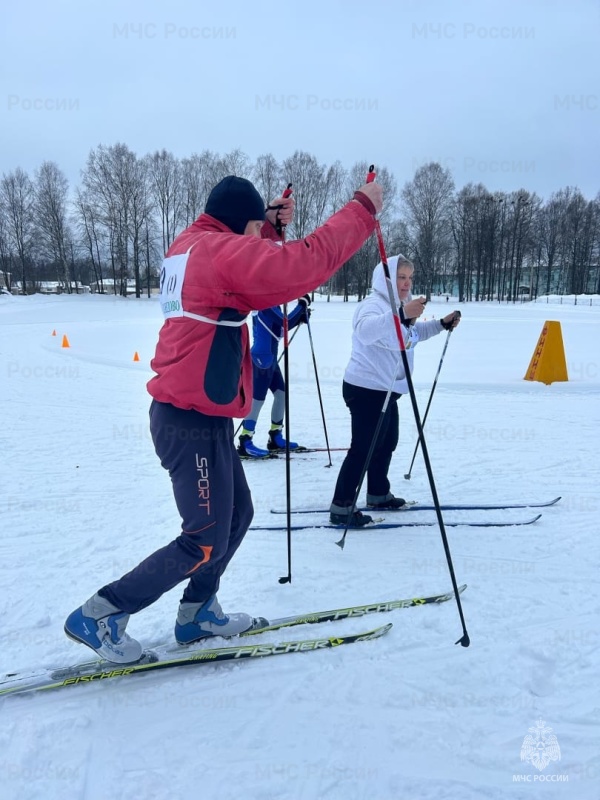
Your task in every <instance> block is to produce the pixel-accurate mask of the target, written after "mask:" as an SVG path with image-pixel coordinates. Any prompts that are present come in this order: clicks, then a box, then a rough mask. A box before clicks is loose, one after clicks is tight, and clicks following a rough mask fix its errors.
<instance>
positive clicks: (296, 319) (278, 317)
mask: <svg viewBox="0 0 600 800" xmlns="http://www.w3.org/2000/svg"><path fill="white" fill-rule="evenodd" d="M305 312H306V309H305V306H304V303H298V305H297V306H296V308H294V310H293V311H291V312H290V313H289V314H288V330H291V329H292V328H295V327H296V326H297V325H299V324H300V323H301V322H304V321H305V320H306V316H305ZM252 333H253V336H254V341H253V344H252V348H251V350H250V352H251V354H252V362H253V363H254V364H255V365H256V366H257V367H259V368H260V369H269V368H270V367H272V366H273V365H274V364H276V363H277V350H278V348H279V340H280V339H281V337H282V336H283V312H282V310H281V309H280V307H279V306H273V307H272V308H265V309H264V310H263V311H257V312H256V313H255V314H254V315H253V316H252Z"/></svg>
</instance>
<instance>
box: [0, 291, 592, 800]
mask: <svg viewBox="0 0 600 800" xmlns="http://www.w3.org/2000/svg"><path fill="white" fill-rule="evenodd" d="M451 307H459V308H460V309H461V311H462V314H463V321H462V323H461V326H460V327H459V328H458V329H457V331H456V332H455V333H453V334H452V341H451V342H450V344H449V347H448V350H447V353H446V358H445V362H444V365H443V367H442V372H441V375H440V378H439V382H438V386H437V389H436V394H435V396H434V399H433V402H432V406H431V410H430V413H429V418H428V420H427V423H426V427H425V433H426V439H427V445H428V450H429V455H430V459H431V462H432V465H433V470H434V475H435V481H436V487H437V491H438V495H439V498H440V501H441V502H452V501H457V502H468V501H480V502H496V501H502V500H514V501H520V500H545V499H547V498H550V497H554V496H556V495H558V494H560V495H562V500H561V501H560V503H558V504H557V505H556V506H554V507H552V508H547V509H541V511H542V514H543V515H542V518H541V519H540V520H539V521H538V522H537V523H535V524H534V525H531V526H528V527H525V528H502V529H493V528H488V529H477V528H466V527H458V528H448V529H447V534H448V540H449V544H450V550H451V553H452V558H453V563H454V568H455V572H456V577H457V581H458V583H462V582H465V583H467V584H468V589H467V591H466V592H465V593H464V594H463V595H462V604H463V610H464V614H465V619H466V623H467V628H468V631H469V634H470V637H471V646H470V647H469V648H468V649H465V648H462V647H460V646H455V644H454V642H455V641H457V640H458V639H459V638H460V636H461V626H460V620H459V617H458V614H457V610H456V604H455V603H454V602H453V601H451V602H448V603H444V604H441V605H440V606H425V607H421V608H411V609H402V610H397V611H394V612H391V613H389V614H385V615H371V616H368V617H363V618H357V619H352V620H346V621H343V622H338V623H325V624H322V625H318V626H308V625H307V626H303V627H299V628H294V629H290V630H287V631H286V630H283V631H279V632H274V633H270V634H263V635H261V636H259V637H256V639H255V641H256V642H257V643H258V642H260V641H269V642H271V641H285V640H295V639H298V638H304V637H306V638H313V637H318V636H323V635H335V634H336V633H339V632H355V631H366V630H369V629H371V628H373V627H376V626H377V625H380V624H383V623H384V622H393V623H394V628H393V629H392V631H391V632H390V633H389V634H388V635H387V636H385V637H383V638H382V639H379V640H377V641H373V642H365V643H359V644H355V645H352V646H349V647H342V648H339V649H333V650H328V651H327V652H321V653H312V654H297V655H291V656H289V657H285V658H281V659H269V660H267V661H260V660H257V661H254V662H252V663H248V662H245V663H238V664H233V665H232V664H223V665H218V666H217V665H214V666H202V667H189V668H182V669H177V670H173V671H165V672H159V673H154V674H148V675H144V676H142V677H137V678H135V679H124V680H123V681H122V682H118V681H115V682H114V683H113V682H110V683H108V684H106V685H100V686H99V685H91V686H82V687H77V688H74V689H72V690H64V691H62V692H60V691H59V692H49V693H47V694H45V693H40V694H38V695H35V694H34V695H31V696H22V697H13V698H4V699H1V700H0V705H1V712H2V722H3V724H2V726H0V774H1V775H2V793H1V794H2V798H3V800H38V798H40V799H41V798H43V800H64V799H65V798H67V800H72V799H73V800H104V799H105V798H106V797H111V798H112V799H113V800H120V798H123V800H125V798H131V797H133V796H140V797H144V798H146V800H148V799H151V800H153V799H154V798H155V799H156V800H176V799H178V798H183V797H189V796H190V795H191V793H192V792H194V793H195V792H198V793H200V794H201V795H202V796H203V797H206V798H209V800H212V799H213V798H219V800H238V798H239V797H241V796H243V797H244V798H247V800H288V799H289V800H316V798H319V800H320V799H321V798H324V800H342V798H343V799H344V800H373V799H374V800H396V799H397V798H398V799H400V798H402V799H403V798H414V799H415V800H455V798H457V799H458V798H460V800H482V799H489V800H505V798H517V800H521V799H522V800H529V799H530V798H532V797H548V798H577V800H598V798H599V797H600V756H599V755H598V748H597V743H598V740H599V722H600V696H599V691H598V670H599V667H600V625H599V622H598V619H599V617H598V612H599V611H600V588H599V584H598V578H597V576H598V567H599V563H600V543H599V539H598V535H597V519H598V510H599V506H600V496H599V492H598V485H599V481H600V460H599V459H598V450H599V444H600V433H599V430H600V427H599V422H600V419H599V417H600V410H599V409H600V407H599V403H598V393H599V389H600V369H599V362H600V357H599V356H598V352H599V350H598V341H599V336H598V331H599V328H600V308H598V306H595V307H591V308H590V307H589V306H582V305H578V306H569V305H566V304H565V305H560V306H559V305H545V304H543V303H537V304H523V305H515V306H511V305H499V304H493V303H482V304H463V305H460V306H459V305H458V304H456V305H452V304H449V305H448V304H446V303H445V302H444V303H438V302H436V299H435V298H433V300H432V302H431V303H430V304H429V305H428V312H429V314H432V313H433V314H435V315H436V316H437V317H440V316H443V315H444V314H445V313H447V310H448V309H449V308H451ZM314 309H315V312H314V314H313V317H312V318H311V324H312V333H313V340H314V345H315V354H316V360H317V365H318V367H319V377H320V384H321V391H322V394H323V401H324V406H325V414H326V420H327V425H328V432H329V439H330V444H331V446H332V447H343V446H347V445H348V443H349V442H348V439H349V415H348V412H347V410H346V408H345V406H344V404H343V401H342V398H341V381H342V376H343V371H344V367H345V364H346V362H347V358H348V355H349V350H350V333H351V324H350V320H351V317H352V314H353V312H354V309H355V304H354V303H348V304H344V303H341V302H332V303H329V304H328V303H325V302H319V301H318V300H317V302H316V303H315V304H314ZM546 319H558V320H560V321H561V323H562V331H563V338H564V344H565V351H566V356H567V363H568V368H569V374H570V380H569V382H568V383H556V384H553V385H552V386H544V385H543V384H540V383H530V382H526V381H523V375H524V374H525V372H526V369H527V367H528V364H529V360H530V358H531V355H532V353H533V350H534V348H535V345H536V343H537V339H538V336H539V334H540V331H541V328H542V325H543V322H544V321H545V320H546ZM160 323H161V320H160V316H159V308H158V303H157V302H156V301H154V300H152V301H148V300H142V301H134V300H131V299H128V300H123V299H121V298H118V299H115V298H110V297H77V298H73V297H59V298H43V297H39V296H36V297H30V298H10V297H0V371H1V373H2V376H3V380H2V388H3V391H2V393H1V395H0V410H1V412H2V419H3V426H2V428H1V430H0V446H1V447H2V450H3V453H4V455H5V457H4V459H3V460H2V465H1V467H0V485H1V486H2V535H1V537H0V585H1V586H2V589H3V591H2V594H1V595H0V612H1V613H2V620H3V625H2V629H1V630H0V645H1V647H0V653H1V657H0V673H4V672H8V671H15V670H23V671H26V670H35V669H38V668H41V667H52V666H57V665H64V664H68V663H75V662H77V661H82V660H87V659H88V656H89V651H87V650H85V649H84V648H82V647H77V646H76V645H75V644H73V643H72V642H70V641H69V640H68V639H66V637H65V636H64V635H63V632H62V626H63V622H64V618H65V616H66V615H67V614H68V613H69V612H70V611H71V610H72V609H73V608H74V607H75V606H77V605H78V604H80V603H81V602H83V601H84V600H85V599H86V598H87V597H88V596H90V595H91V594H92V593H93V592H94V591H96V590H97V589H98V588H99V587H100V586H101V585H103V584H104V583H106V582H108V581H109V580H113V579H114V578H116V577H118V576H119V575H121V574H123V573H124V572H126V571H128V570H129V569H131V568H132V567H133V566H135V565H136V564H137V563H138V562H139V561H140V560H141V559H142V558H144V557H145V556H146V555H148V554H149V553H150V552H152V550H154V549H156V548H157V547H159V546H162V545H163V544H164V543H166V542H167V541H168V540H169V539H170V538H172V537H173V536H175V535H176V534H177V532H178V529H179V521H178V516H177V513H176V510H175V505H174V502H173V498H172V495H171V489H170V482H169V479H168V476H167V474H166V473H165V472H164V471H163V470H162V468H161V467H160V464H159V462H158V459H157V458H156V456H155V454H154V451H153V447H152V442H151V439H150V435H149V431H148V406H149V396H148V394H147V392H146V389H145V384H146V382H147V380H148V379H149V378H150V377H151V374H152V372H151V370H150V366H149V361H150V358H151V357H152V355H153V351H154V346H155V342H156V337H157V333H158V329H159V327H160ZM54 329H55V330H56V333H57V336H56V337H53V336H51V333H52V330H54ZM63 334H66V335H67V336H68V338H69V341H70V344H71V347H70V348H69V349H63V348H61V346H60V345H61V340H62V336H63ZM445 336H446V334H445V333H442V334H440V336H439V337H437V338H435V339H432V340H430V341H428V342H426V343H424V344H422V345H420V346H419V348H418V352H417V357H416V370H415V374H414V381H415V387H416V390H417V397H418V402H419V407H420V409H421V413H423V412H424V409H425V406H426V403H427V399H428V397H429V391H430V389H431V384H432V381H433V378H434V376H435V372H436V370H437V366H438V362H439V358H440V355H441V350H442V347H443V344H444V338H445ZM135 351H138V352H139V354H140V357H141V361H140V362H139V363H138V362H133V361H132V358H133V354H134V352H135ZM290 375H291V381H290V383H291V431H290V432H291V438H292V439H295V440H297V441H300V443H301V444H304V445H306V446H317V447H322V446H324V444H325V440H324V435H323V428H322V421H321V413H320V408H319V403H318V397H317V393H316V389H315V382H314V371H313V362H312V355H311V351H310V346H309V340H308V337H307V336H306V334H305V333H303V332H302V331H300V333H299V334H298V336H297V337H296V339H295V340H294V342H293V343H292V345H291V348H290ZM268 419H269V400H268V401H267V404H266V406H265V408H264V410H263V413H262V415H261V418H260V420H259V423H258V432H257V434H256V441H257V443H258V444H259V445H262V444H263V443H264V442H263V439H265V440H266V436H267V429H268ZM400 419H401V441H400V445H399V447H398V450H397V451H396V454H395V456H394V459H393V462H392V467H391V471H390V476H391V478H392V489H393V491H395V493H396V494H399V495H402V496H404V497H407V498H409V499H416V500H419V501H421V502H427V503H428V502H430V500H431V493H430V489H429V485H428V481H427V477H426V474H425V470H424V467H423V461H422V458H421V456H420V455H418V456H417V459H416V462H415V466H414V467H413V471H412V478H411V480H410V481H407V480H405V479H404V477H403V476H404V474H405V473H406V472H407V471H408V467H409V464H410V460H411V458H412V453H413V449H414V445H415V441H416V429H415V425H414V422H413V419H412V410H411V407H410V402H409V399H408V398H402V399H401V401H400ZM234 424H236V425H237V421H235V423H234ZM343 457H344V454H343V453H339V452H335V453H332V462H333V467H331V468H328V467H327V464H328V456H327V453H313V454H311V456H310V458H308V457H307V458H303V459H297V460H295V461H293V463H292V468H291V472H292V504H293V505H294V506H296V507H299V506H320V507H323V506H327V505H328V504H329V502H330V500H331V495H332V492H333V486H334V483H335V479H336V477H337V471H338V469H339V466H340V464H341V463H342V460H343ZM244 463H245V471H246V475H247V477H248V480H249V483H250V485H251V488H252V492H253V498H254V503H255V519H254V523H255V524H274V520H275V518H274V517H273V516H272V515H270V513H269V509H270V508H271V507H273V506H274V505H276V506H278V507H283V506H284V505H285V461H284V460H283V459H279V460H277V461H270V462H264V463H248V462H244ZM418 514H419V515H420V516H419V517H418V518H422V519H433V518H434V515H433V512H418ZM463 514H464V516H461V515H463ZM416 515H417V512H414V515H413V514H412V512H411V519H412V518H413V516H414V518H417V516H416ZM530 515H531V512H530V510H528V509H513V510H510V511H505V512H501V511H477V512H475V511H473V512H459V511H453V512H450V511H448V512H444V516H445V518H447V519H448V520H455V519H459V520H460V519H465V520H466V519H469V518H474V517H476V518H478V519H480V518H486V517H487V518H498V519H503V518H506V519H521V518H525V517H527V516H530ZM279 519H280V520H282V521H283V522H285V517H280V518H279ZM311 519H322V517H318V516H317V517H311ZM388 519H394V520H395V519H396V517H394V516H392V515H390V516H389V517H388ZM400 521H401V520H400ZM338 538H339V533H338V532H337V531H317V530H306V531H299V532H298V533H297V534H294V536H293V556H292V574H293V580H292V583H291V585H286V586H282V585H279V584H278V582H277V578H278V577H280V576H282V575H285V574H286V573H287V551H286V534H285V532H280V533H275V532H267V531H251V532H250V533H249V534H248V536H247V537H246V539H245V541H244V544H243V545H242V547H241V548H240V550H239V552H238V553H237V555H236V557H235V559H234V560H233V562H232V564H231V566H230V568H229V569H228V571H227V573H226V575H225V578H224V579H223V581H222V586H221V590H220V593H219V597H220V600H221V602H222V603H223V605H224V607H225V609H231V610H236V609H239V610H246V611H248V612H250V613H254V614H261V615H265V616H270V617H279V616H286V615H288V614H294V613H298V612H310V611H316V610H321V609H326V608H333V607H337V606H346V605H354V604H359V603H370V602H375V601H385V600H393V599H400V598H405V597H411V596H418V595H422V594H430V593H437V592H441V591H447V590H449V589H450V578H449V575H448V567H447V563H446V559H445V555H444V551H443V547H442V543H441V539H440V533H439V529H438V528H437V526H433V527H431V528H420V529H419V528H406V529H402V528H401V527H399V528H398V529H397V530H391V531H370V532H364V534H363V533H358V532H352V531H350V532H349V534H348V537H347V540H346V547H345V549H344V551H343V552H342V551H340V550H339V548H337V547H336V546H335V544H334V542H335V541H336V539H338ZM180 592H181V589H180V588H176V589H174V590H173V591H172V592H170V593H168V594H167V595H165V596H163V597H162V598H161V599H160V600H159V601H158V602H157V603H156V604H154V605H153V606H151V607H150V608H148V609H146V610H145V611H143V612H142V613H140V614H138V615H135V616H134V617H133V618H132V619H131V621H130V631H131V633H132V634H133V635H134V636H137V637H140V638H141V639H142V640H143V642H144V644H145V645H147V646H152V645H153V644H158V643H160V642H164V641H171V640H172V629H173V624H174V618H175V613H176V608H177V603H178V600H179V596H180ZM539 719H543V720H544V721H545V722H546V724H547V725H548V726H550V727H551V728H552V729H553V733H554V734H555V735H556V737H557V740H558V743H559V745H560V749H561V760H560V761H558V762H556V763H554V762H553V763H551V764H550V765H549V766H548V767H546V768H545V769H544V770H543V771H542V772H540V771H538V770H537V769H536V768H535V767H533V766H532V765H531V764H527V763H525V762H522V761H521V759H520V750H521V745H522V743H523V739H524V737H525V736H526V735H527V733H528V731H529V728H530V727H532V726H534V725H535V724H536V722H537V721H538V720H539ZM515 775H530V782H529V783H517V782H515V781H514V780H513V776H515ZM540 775H544V776H546V777H548V778H549V776H553V775H554V776H555V777H559V776H561V775H562V776H563V780H562V782H559V781H551V780H549V779H548V780H546V781H545V782H544V783H543V785H542V784H541V782H540V781H539V780H536V781H535V783H536V784H537V785H534V782H533V781H534V778H538V779H539V776H540ZM564 776H568V780H565V779H564Z"/></svg>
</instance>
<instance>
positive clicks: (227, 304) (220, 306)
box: [148, 200, 375, 418]
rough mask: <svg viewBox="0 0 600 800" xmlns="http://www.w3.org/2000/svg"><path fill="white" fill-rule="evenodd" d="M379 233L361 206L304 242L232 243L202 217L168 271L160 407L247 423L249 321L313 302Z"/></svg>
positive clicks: (170, 255) (182, 239)
mask: <svg viewBox="0 0 600 800" xmlns="http://www.w3.org/2000/svg"><path fill="white" fill-rule="evenodd" d="M374 229H375V218H374V217H373V215H372V214H370V213H369V211H367V209H366V208H364V206H363V205H361V203H359V202H357V201H355V200H353V201H351V202H349V203H348V204H347V205H345V206H344V207H343V208H342V209H340V211H338V212H337V213H336V214H334V215H333V216H332V217H331V218H330V219H329V220H327V222H326V223H325V224H324V225H322V226H321V227H320V228H317V230H316V231H315V232H314V233H311V234H310V235H309V236H307V237H306V238H304V239H298V240H296V241H290V242H286V243H285V245H283V246H282V245H281V243H280V242H276V241H273V240H274V239H277V238H278V237H277V234H276V232H275V229H274V228H273V226H272V225H271V223H270V222H265V224H264V225H263V231H262V235H263V238H262V239H259V238H257V237H253V236H240V235H238V234H235V233H232V232H231V231H230V230H229V228H227V227H226V226H225V225H224V224H223V223H221V222H219V221H218V220H216V219H214V218H213V217H211V216H209V215H208V214H202V215H201V216H200V217H198V219H197V220H196V221H195V222H193V223H192V224H191V225H190V226H189V228H186V230H185V231H183V232H182V233H180V234H179V236H177V238H176V239H175V241H174V242H173V244H172V245H171V247H170V248H169V250H168V251H167V254H166V256H165V259H164V261H163V264H162V269H161V305H162V309H163V313H164V314H165V317H166V319H165V323H164V325H163V326H162V328H161V330H160V333H159V339H158V344H157V346H156V354H155V356H154V359H153V360H152V362H151V366H152V369H153V370H154V372H156V375H155V377H153V378H152V379H151V380H150V381H149V382H148V391H149V392H150V394H151V395H152V397H154V398H155V399H156V400H158V401H160V402H162V403H171V404H172V405H174V406H177V407H178V408H182V409H187V410H189V409H195V410H196V411H200V412H201V413H202V414H207V415H210V416H219V417H237V418H243V417H245V416H247V414H248V413H249V411H250V407H251V405H252V361H251V357H250V347H249V341H248V340H249V331H248V325H247V324H246V317H247V315H248V314H249V313H250V312H251V311H254V310H256V311H258V310H261V309H264V308H269V307H270V306H274V305H279V304H281V303H287V302H291V301H292V300H296V299H297V298H298V297H301V296H302V295H303V294H306V293H307V292H311V291H313V290H314V289H316V288H317V287H318V286H320V285H321V284H322V283H324V282H325V281H326V280H327V279H328V278H329V277H330V276H331V275H333V274H334V273H335V272H336V271H337V270H338V269H339V268H340V267H341V266H342V265H343V264H344V263H345V262H346V261H347V260H348V259H349V258H350V257H351V256H352V255H353V254H354V253H355V252H356V251H357V250H358V249H359V248H360V246H361V245H362V244H363V242H364V241H365V240H366V239H367V238H368V237H369V235H370V234H371V233H372V232H373V230H374Z"/></svg>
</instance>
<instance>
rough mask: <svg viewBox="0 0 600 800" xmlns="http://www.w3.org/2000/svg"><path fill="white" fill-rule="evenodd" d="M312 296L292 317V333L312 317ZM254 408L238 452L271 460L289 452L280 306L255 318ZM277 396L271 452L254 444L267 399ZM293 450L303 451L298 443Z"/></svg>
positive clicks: (274, 407) (253, 328) (273, 406)
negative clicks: (272, 455) (280, 358)
mask: <svg viewBox="0 0 600 800" xmlns="http://www.w3.org/2000/svg"><path fill="white" fill-rule="evenodd" d="M309 305H310V296H309V295H308V294H306V295H304V297H301V298H300V299H299V300H298V305H297V306H296V307H295V308H294V309H293V310H292V311H291V313H289V314H288V330H291V329H292V328H295V327H296V326H297V325H300V324H301V323H302V322H306V321H307V319H308V316H309V314H310V311H309V308H308V307H309ZM252 333H253V344H252V348H251V351H250V352H251V354H252V378H253V381H252V408H251V410H250V414H249V415H248V416H247V417H246V418H245V420H244V424H243V427H242V433H241V435H240V438H239V447H238V453H239V454H240V456H242V457H245V458H268V456H269V455H270V453H273V452H277V451H281V450H285V446H286V441H285V439H284V437H283V434H282V428H283V417H284V409H285V383H284V380H283V375H282V374H281V369H280V368H279V365H278V363H277V352H278V349H279V341H280V339H281V338H282V336H283V312H282V310H281V308H280V307H279V306H273V307H272V308H266V309H264V310H263V311H257V312H256V313H255V314H254V315H253V318H252ZM269 390H270V391H271V392H272V393H273V405H272V407H271V430H270V431H269V441H268V442H267V449H266V450H263V449H261V448H260V447H257V446H256V445H255V444H254V443H253V442H252V437H253V436H254V431H255V430H256V422H257V420H258V416H259V414H260V412H261V410H262V407H263V405H264V402H265V400H266V397H267V392H268V391H269ZM289 446H290V450H298V449H301V448H300V447H299V445H298V443H297V442H290V443H289Z"/></svg>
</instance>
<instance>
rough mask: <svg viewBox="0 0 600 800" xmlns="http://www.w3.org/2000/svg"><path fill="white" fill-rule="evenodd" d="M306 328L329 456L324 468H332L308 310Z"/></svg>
mask: <svg viewBox="0 0 600 800" xmlns="http://www.w3.org/2000/svg"><path fill="white" fill-rule="evenodd" d="M306 327H307V328H308V338H309V341H310V350H311V353H312V360H313V366H314V368H315V382H316V384H317V394H318V395H319V405H320V406H321V419H322V420H323V431H324V433H325V444H326V445H327V455H328V456H329V464H325V466H326V467H332V466H333V464H332V463H331V450H330V449H329V436H328V435H327V423H326V422H325V410H324V408H323V398H322V396H321V386H320V385H319V371H318V369H317V359H316V357H315V346H314V344H313V337H312V331H311V329H310V320H309V317H308V308H307V309H306Z"/></svg>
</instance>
